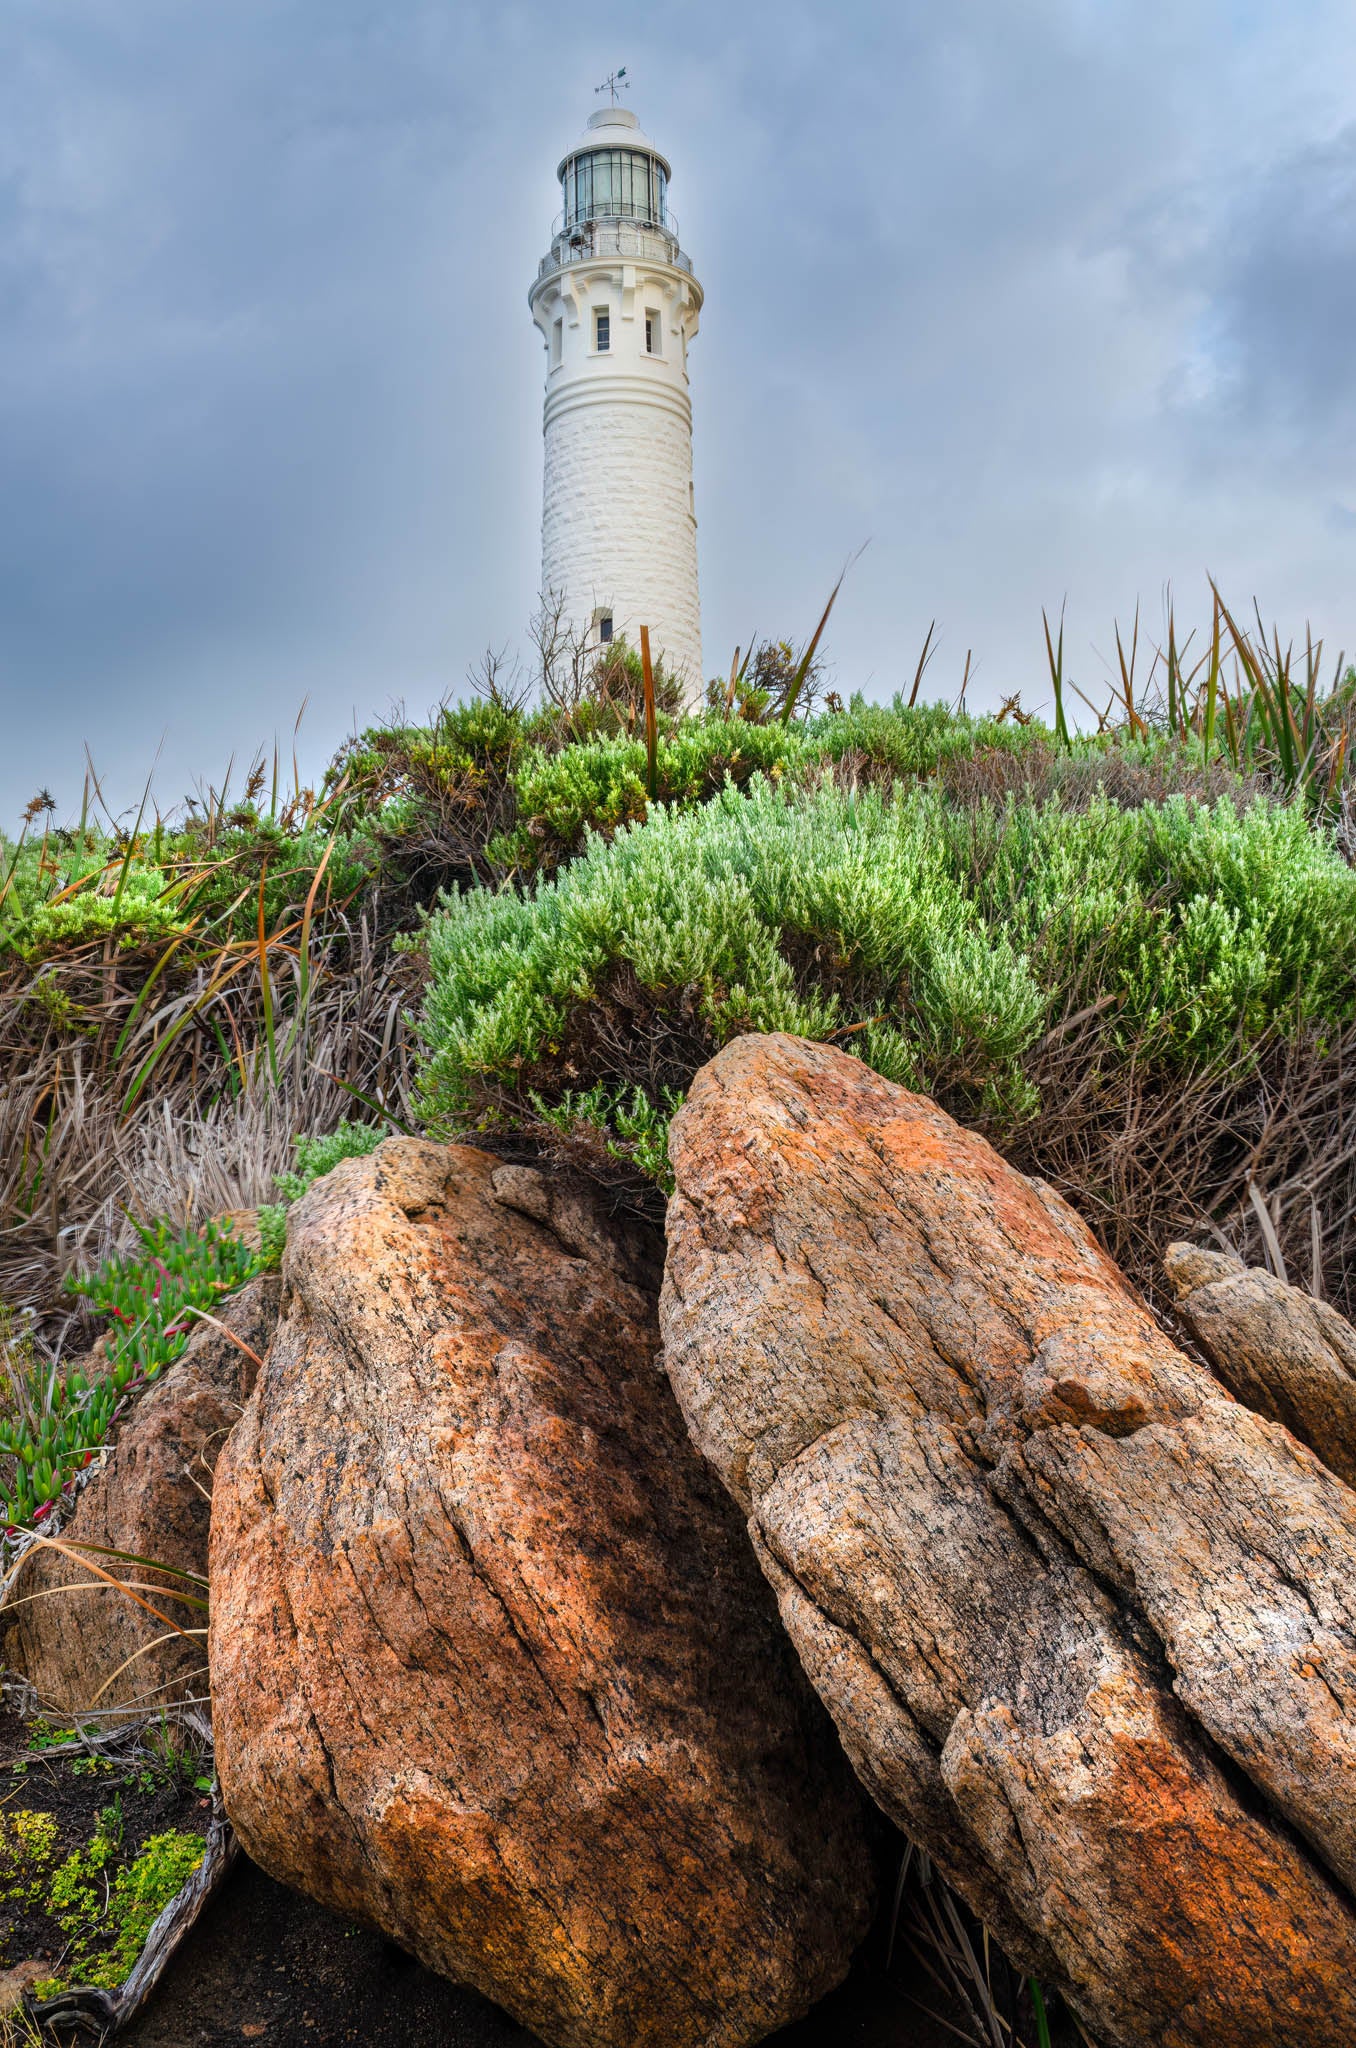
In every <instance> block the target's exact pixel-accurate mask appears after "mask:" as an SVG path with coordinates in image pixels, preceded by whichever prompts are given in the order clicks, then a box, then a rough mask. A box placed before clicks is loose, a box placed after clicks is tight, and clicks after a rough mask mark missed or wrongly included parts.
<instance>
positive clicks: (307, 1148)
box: [257, 1122, 388, 1272]
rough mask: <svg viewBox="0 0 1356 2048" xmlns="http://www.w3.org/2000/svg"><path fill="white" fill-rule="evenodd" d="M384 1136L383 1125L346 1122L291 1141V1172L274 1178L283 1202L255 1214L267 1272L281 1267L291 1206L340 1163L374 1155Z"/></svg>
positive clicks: (386, 1130) (267, 1206)
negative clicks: (293, 1164)
mask: <svg viewBox="0 0 1356 2048" xmlns="http://www.w3.org/2000/svg"><path fill="white" fill-rule="evenodd" d="M387 1135H388V1127H387V1126H386V1125H385V1124H354V1123H347V1122H345V1123H341V1124H339V1125H338V1126H337V1127H336V1128H335V1129H334V1130H332V1131H328V1132H326V1133H325V1134H324V1135H323V1136H315V1135H311V1136H303V1137H299V1138H295V1139H294V1140H293V1152H294V1154H295V1158H296V1166H295V1168H294V1170H293V1171H292V1172H290V1173H277V1174H275V1175H274V1176H273V1183H274V1186H275V1187H276V1188H277V1190H278V1193H279V1194H280V1195H281V1197H282V1200H281V1201H278V1202H264V1203H261V1205H260V1207H259V1210H258V1212H257V1213H258V1217H259V1238H260V1247H261V1249H260V1257H261V1260H262V1263H263V1265H264V1268H265V1269H266V1270H267V1271H268V1272H276V1271H277V1269H278V1267H279V1266H280V1265H281V1263H282V1255H283V1250H284V1247H285V1245H286V1243H287V1211H288V1209H289V1207H290V1206H291V1204H292V1203H293V1202H295V1201H296V1200H297V1198H298V1197H299V1196H300V1195H304V1194H305V1192H306V1190H307V1188H308V1187H309V1186H310V1185H311V1182H312V1181H313V1180H319V1179H320V1177H321V1175H322V1174H326V1173H328V1172H329V1171H330V1169H331V1167H334V1166H337V1165H338V1164H339V1161H340V1160H341V1159H362V1158H364V1157H365V1156H366V1154H367V1153H369V1152H375V1150H376V1148H377V1146H378V1145H379V1144H380V1143H381V1141H382V1139H383V1138H384V1137H386V1136H387Z"/></svg>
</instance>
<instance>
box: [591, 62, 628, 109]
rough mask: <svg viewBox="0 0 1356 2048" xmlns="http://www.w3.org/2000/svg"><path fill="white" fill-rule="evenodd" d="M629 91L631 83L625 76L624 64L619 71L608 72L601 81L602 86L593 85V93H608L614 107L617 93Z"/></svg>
mask: <svg viewBox="0 0 1356 2048" xmlns="http://www.w3.org/2000/svg"><path fill="white" fill-rule="evenodd" d="M630 89H631V81H630V79H629V78H628V77H627V75H626V66H625V65H624V64H623V65H622V68H621V70H620V71H609V72H608V74H607V77H606V78H605V79H604V80H603V82H602V84H601V85H595V86H594V88H593V90H594V91H595V92H610V93H611V95H612V104H613V106H614V107H615V106H616V104H617V93H618V91H619V90H620V91H622V92H629V91H630Z"/></svg>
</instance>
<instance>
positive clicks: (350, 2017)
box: [0, 1701, 1065, 2048]
mask: <svg viewBox="0 0 1356 2048" xmlns="http://www.w3.org/2000/svg"><path fill="white" fill-rule="evenodd" d="M46 1732H47V1734H48V1736H49V1737H50V1733H51V1731H46ZM43 1737H44V1729H43V1724H42V1723H41V1722H29V1721H26V1720H24V1719H23V1718H22V1717H21V1716H20V1715H19V1714H18V1713H16V1712H15V1711H14V1708H13V1706H12V1705H11V1704H9V1703H8V1702H7V1701H0V1811H8V1812H14V1811H16V1810H18V1809H19V1808H29V1809H31V1810H33V1811H37V1812H41V1813H49V1814H51V1815H52V1816H53V1817H54V1818H55V1819H56V1821H57V1823H58V1839H59V1844H60V1850H61V1853H62V1855H63V1856H64V1855H65V1854H67V1853H68V1852H69V1851H70V1850H73V1849H76V1848H81V1847H84V1846H85V1845H87V1844H88V1843H89V1841H90V1838H91V1836H92V1835H93V1833H94V1830H95V1827H96V1824H97V1821H98V1816H99V1812H100V1809H101V1808H103V1807H106V1806H107V1805H109V1803H110V1802H111V1801H112V1799H113V1798H114V1796H115V1795H116V1796H118V1797H120V1798H121V1801H122V1808H123V1816H124V1828H125V1835H124V1840H125V1842H126V1844H127V1853H128V1855H129V1857H130V1856H131V1855H134V1854H135V1853H136V1850H137V1849H138V1848H139V1847H140V1845H141V1844H142V1843H143V1842H144V1840H145V1839H146V1837H147V1836H148V1835H153V1834H158V1833H160V1832H162V1831H163V1830H165V1829H167V1828H183V1829H188V1830H192V1831H193V1832H195V1833H196V1832H205V1830H206V1827H207V1824H208V1820H209V1818H210V1810H211V1809H210V1801H209V1799H208V1798H207V1797H206V1796H205V1795H204V1793H203V1792H202V1791H201V1790H199V1789H198V1788H197V1787H195V1786H194V1784H193V1782H192V1779H193V1776H194V1775H197V1773H196V1772H195V1770H194V1766H193V1763H192V1761H191V1759H189V1760H188V1761H187V1762H186V1764H185V1765H184V1767H181V1768H177V1769H176V1768H174V1767H173V1765H172V1763H171V1764H166V1763H164V1762H159V1761H157V1762H154V1763H152V1764H149V1765H148V1764H147V1763H146V1762H145V1761H144V1760H136V1759H126V1760H124V1759H109V1760H99V1761H97V1762H94V1761H93V1760H91V1759H90V1758H89V1757H88V1756H86V1755H84V1754H83V1753H81V1752H79V1751H76V1750H53V1749H39V1750H38V1751H37V1753H36V1754H35V1753H33V1747H32V1746H33V1744H34V1741H35V1738H36V1740H37V1741H38V1742H39V1743H41V1741H42V1740H43ZM208 1768H210V1766H208ZM11 1907H12V1902H10V1905H9V1906H7V1905H5V1904H2V1903H0V1988H4V1987H3V1975H4V1973H6V1972H8V1971H10V1970H13V1969H15V1968H16V1966H18V1965H23V1964H31V1965H33V1966H34V1967H33V1971H32V1974H36V1975H41V1976H58V1975H60V1974H61V1950H62V1943H63V1937H62V1934H61V1932H60V1929H58V1928H56V1927H55V1926H54V1925H53V1924H52V1923H51V1922H50V1921H49V1920H48V1919H47V1918H46V1916H45V1915H43V1914H41V1913H40V1912H28V1911H20V1912H16V1911H13V1910H11ZM884 1951H885V1937H884V1934H883V1931H882V1930H881V1928H880V1927H877V1929H876V1930H875V1931H874V1932H873V1934H872V1935H871V1937H870V1938H869V1939H868V1941H867V1942H866V1944H865V1945H864V1948H863V1951H862V1954H861V1955H860V1956H859V1958H858V1961H857V1964H856V1967H855V1968H854V1969H853V1972H852V1975H851V1977H850V1978H849V1980H848V1982H847V1983H846V1984H844V1985H843V1986H842V1987H841V1989H840V1990H838V1991H836V1992H834V1993H833V1994H832V1996H831V1997H829V1998H827V1999H825V2000H824V2001H823V2003H822V2004H820V2005H819V2006H817V2007H816V2008H815V2010H814V2012H812V2013H811V2014H809V2015H808V2016H807V2017H806V2018H805V2019H803V2020H801V2021H799V2022H798V2023H797V2024H796V2025H794V2026H791V2027H787V2028H785V2029H784V2030H783V2031H782V2032H781V2033H779V2034H777V2035H776V2036H774V2037H773V2042H772V2043H769V2048H773V2043H775V2048H948V2044H951V2043H954V2042H955V2041H957V2039H960V2040H962V2041H964V2040H978V2039H979V2036H978V2034H977V2033H976V2032H975V2031H974V2024H973V2021H972V2020H971V2018H970V2016H969V2015H968V2014H966V2013H964V2012H963V2011H962V2010H961V2009H960V2008H959V2004H958V2001H957V1999H956V1998H955V1996H954V1995H951V1994H948V1993H947V1992H946V1991H945V1990H943V1989H941V1988H940V1987H939V1986H938V1984H937V1983H936V1982H935V1981H934V1980H933V1979H932V1978H930V1976H929V1975H928V1973H927V1971H926V1969H925V1968H924V1967H923V1966H922V1964H920V1963H919V1962H918V1961H917V1960H916V1959H914V1957H912V1956H911V1955H910V1953H909V1942H908V1928H907V1925H906V1926H905V1927H904V1928H903V1929H902V1931H901V1940H900V1943H899V1946H898V1953H897V1956H896V1959H895V1962H894V1965H893V1968H892V1969H891V1970H890V1971H889V1973H888V1974H887V1972H886V1970H885V1968H884ZM38 1966H40V1967H38ZM14 1988H15V1989H17V1988H18V1985H17V1983H16V1984H15V1986H14ZM928 2008H932V2011H929V2010H928ZM933 2012H935V2013H936V2014H937V2015H938V2017H933V2016H932V2015H933ZM59 2038H60V2039H61V2040H62V2041H63V2042H65V2041H67V2040H68V2039H69V2038H70V2037H69V2036H68V2035H67V2034H65V2033H63V2034H62V2035H61V2036H60V2037H59ZM81 2038H84V2037H83V2036H82V2037H81ZM1064 2038H1065V2037H1064V2035H1063V2033H1062V2031H1061V2030H1060V2029H1059V2028H1058V2027H1057V2028H1056V2040H1057V2041H1060V2042H1063V2040H1064ZM252 2041H253V2042H259V2043H261V2044H262V2048H359V2044H361V2048H542V2044H541V2042H540V2041H539V2040H538V2038H537V2036H536V2035H535V2034H530V2033H528V2032H527V2031H526V2029H525V2028H523V2027H520V2026H519V2025H518V2024H517V2023H516V2022H515V2021H514V2020H512V2019H510V2018H509V2017H508V2016H507V2014H505V2013H503V2012H501V2011H500V2010H499V2009H498V2008H497V2007H496V2006H493V2005H491V2004H489V2003H488V2002H487V2001H486V2000H485V1999H483V1998H480V1997H479V1996H478V1995H477V1994H476V1993H475V1992H474V1991H469V1990H466V1989H465V1988H463V1987H461V1986H459V1985H455V1984H450V1983H448V1982H447V1981H446V1980H445V1979H444V1978H441V1977H438V1976H435V1975H434V1974H433V1972H432V1971H429V1970H425V1969H424V1968H423V1967H422V1966H421V1965H420V1964H418V1963H416V1962H415V1961H414V1960H413V1959H412V1958H411V1957H410V1956H408V1955H406V1954H405V1953H404V1951H403V1950H401V1949H399V1948H397V1947H395V1946H394V1944H393V1943H391V1942H389V1941H386V1940H385V1939H384V1938H383V1937H382V1936H381V1935H379V1934H375V1933H373V1932H372V1931H371V1930H370V1929H368V1928H365V1927H357V1926H354V1925H351V1924H349V1923H347V1922H345V1921H343V1920H341V1919H338V1918H336V1917H335V1916H334V1915H333V1914H331V1913H328V1912H327V1911H326V1910H325V1909H324V1908H323V1907H321V1906H318V1905H316V1904H315V1903H314V1902H313V1901H312V1900H310V1899H306V1898H303V1897H301V1896H300V1895H299V1894H298V1893H296V1892H293V1891H290V1890H288V1889H287V1888H286V1887H285V1886H283V1885H280V1884H278V1883H276V1882H275V1881H274V1880H273V1879H272V1878H270V1877H268V1876H266V1875H265V1873H264V1872H263V1871H262V1870H260V1869H259V1868H258V1867H257V1865H255V1864H253V1863H251V1862H250V1861H249V1860H248V1859H247V1858H245V1857H241V1858H240V1860H239V1862H238V1863H237V1864H236V1866H235V1868H234V1870H233V1871H232V1872H231V1874H230V1876H229V1877H228V1879H227V1880H226V1883H225V1884H224V1886H223V1887H222V1889H221V1891H220V1892H219V1893H218V1894H217V1896H216V1897H215V1898H214V1899H213V1900H212V1901H211V1903H210V1904H209V1906H208V1907H207V1909H206V1911H205V1912H204V1914H203V1917H202V1919H201V1920H200V1921H199V1923H198V1925H197V1926H196V1927H194V1928H193V1929H192V1931H191V1932H190V1933H189V1934H188V1935H187V1937H186V1938H185V1940H184V1941H183V1943H182V1945H181V1946H180V1948H179V1949H178V1951H177V1952H176V1953H175V1955H174V1956H173V1958H172V1959H171V1961H170V1963H169V1965H168V1967H167V1968H166V1970H165V1974H164V1976H163V1978H162V1979H161V1981H160V1983H159V1985H158V1987H157V1989H156V1991H155V1993H154V1995H153V1996H152V1998H151V1999H150V2001H149V2003H148V2005H147V2006H146V2008H145V2009H144V2010H143V2012H142V2013H141V2014H140V2016H139V2017H138V2018H137V2019H135V2020H133V2021H132V2022H131V2024H130V2025H129V2026H127V2027H126V2028H125V2029H123V2030H122V2031H120V2032H119V2034H118V2036H117V2043H118V2048H238V2044H241V2043H244V2042H252Z"/></svg>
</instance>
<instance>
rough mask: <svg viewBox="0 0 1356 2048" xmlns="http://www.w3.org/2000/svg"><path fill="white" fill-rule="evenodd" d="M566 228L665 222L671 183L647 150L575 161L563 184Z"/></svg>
mask: <svg viewBox="0 0 1356 2048" xmlns="http://www.w3.org/2000/svg"><path fill="white" fill-rule="evenodd" d="M562 190H563V194H564V200H565V225H566V227H575V226H576V225H578V223H579V222H581V221H589V220H598V219H622V220H643V221H656V222H659V223H660V224H662V223H663V220H664V212H665V207H666V205H667V202H668V179H667V178H666V177H665V175H664V173H663V171H662V170H661V168H660V166H659V165H658V163H656V161H655V159H654V158H653V157H651V156H648V155H647V154H646V153H645V152H644V151H643V150H638V149H591V150H587V151H585V152H584V153H583V154H582V155H580V156H576V157H572V158H571V159H570V161H569V163H568V164H567V165H566V166H565V175H564V178H563V180H562Z"/></svg>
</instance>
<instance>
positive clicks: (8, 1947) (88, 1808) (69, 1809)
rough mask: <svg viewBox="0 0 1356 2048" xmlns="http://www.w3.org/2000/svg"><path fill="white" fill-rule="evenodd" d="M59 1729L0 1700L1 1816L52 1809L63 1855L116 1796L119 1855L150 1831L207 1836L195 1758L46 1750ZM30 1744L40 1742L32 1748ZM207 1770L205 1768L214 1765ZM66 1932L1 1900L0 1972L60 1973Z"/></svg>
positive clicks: (207, 1808)
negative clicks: (36, 1968)
mask: <svg viewBox="0 0 1356 2048" xmlns="http://www.w3.org/2000/svg"><path fill="white" fill-rule="evenodd" d="M59 1733H60V1731H59V1730H53V1729H50V1728H47V1727H46V1725H45V1724H44V1723H43V1722H41V1721H27V1720H25V1719H24V1718H23V1717H22V1716H21V1715H20V1714H19V1713H18V1712H16V1711H15V1708H14V1706H13V1705H12V1703H11V1702H10V1701H9V1700H7V1699H0V1813H3V1814H5V1815H12V1814H14V1813H16V1812H19V1811H23V1810H27V1811H29V1812H32V1813H46V1814H50V1815H51V1816H52V1817H53V1819H54V1820H55V1821H56V1823H57V1846H58V1851H59V1854H60V1856H61V1857H62V1858H65V1857H66V1856H67V1855H69V1854H70V1853H71V1851H72V1850H75V1849H83V1848H86V1847H87V1846H88V1845H89V1842H90V1840H91V1837H92V1836H93V1834H94V1832H95V1828H96V1825H97V1823H98V1818H99V1814H100V1811H101V1809H102V1808H104V1807H107V1806H109V1805H111V1804H112V1803H113V1801H114V1800H115V1799H118V1800H120V1801H121V1804H122V1816H123V1844H124V1858H123V1860H125V1861H127V1862H130V1861H131V1860H132V1859H133V1858H134V1857H135V1855H136V1854H137V1851H138V1850H139V1849H140V1848H141V1846H142V1844H143V1843H144V1842H145V1841H146V1839H147V1837H148V1836H150V1835H158V1834H162V1833H164V1832H165V1831H166V1830H167V1829H170V1828H179V1829H183V1830H184V1831H185V1832H189V1833H193V1834H204V1833H205V1832H206V1829H207V1823H208V1820H209V1818H210V1815H211V1800H210V1799H208V1798H206V1797H205V1796H204V1795H203V1793H202V1792H201V1791H199V1790H198V1789H196V1788H195V1786H194V1785H193V1782H192V1781H193V1777H194V1775H196V1771H195V1766H194V1762H193V1759H192V1756H191V1754H190V1756H189V1757H188V1758H187V1759H186V1768H184V1769H178V1768H174V1767H172V1766H171V1765H167V1764H165V1763H162V1762H161V1761H160V1760H158V1759H157V1760H154V1761H152V1762H149V1763H148V1762H145V1761H133V1760H128V1759H123V1758H100V1757H93V1756H90V1755H88V1754H86V1753H85V1752H84V1751H82V1750H80V1749H78V1748H46V1747H42V1746H41V1745H42V1744H43V1742H44V1740H54V1739H55V1737H56V1736H57V1735H59ZM35 1745H38V1746H37V1747H36V1748H35ZM207 1769H208V1771H209V1773H210V1769H211V1766H210V1765H208V1766H207ZM64 1946H65V1936H64V1935H63V1934H62V1932H61V1929H60V1928H59V1927H57V1926H56V1925H55V1923H54V1922H53V1921H51V1920H50V1919H49V1918H48V1917H47V1915H46V1914H45V1913H44V1912H42V1911H41V1910H40V1909H39V1908H25V1907H22V1906H20V1905H19V1904H17V1903H16V1901H15V1900H14V1899H13V1898H12V1897H10V1898H4V1899H0V1969H4V1970H13V1969H16V1968H18V1967H19V1966H20V1965H23V1964H27V1963H41V1964H42V1966H43V1967H42V1970H41V1971H40V1972H38V1973H36V1974H39V1975H42V1976H60V1975H61V1974H62V1970H61V1955H62V1950H63V1948H64Z"/></svg>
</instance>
